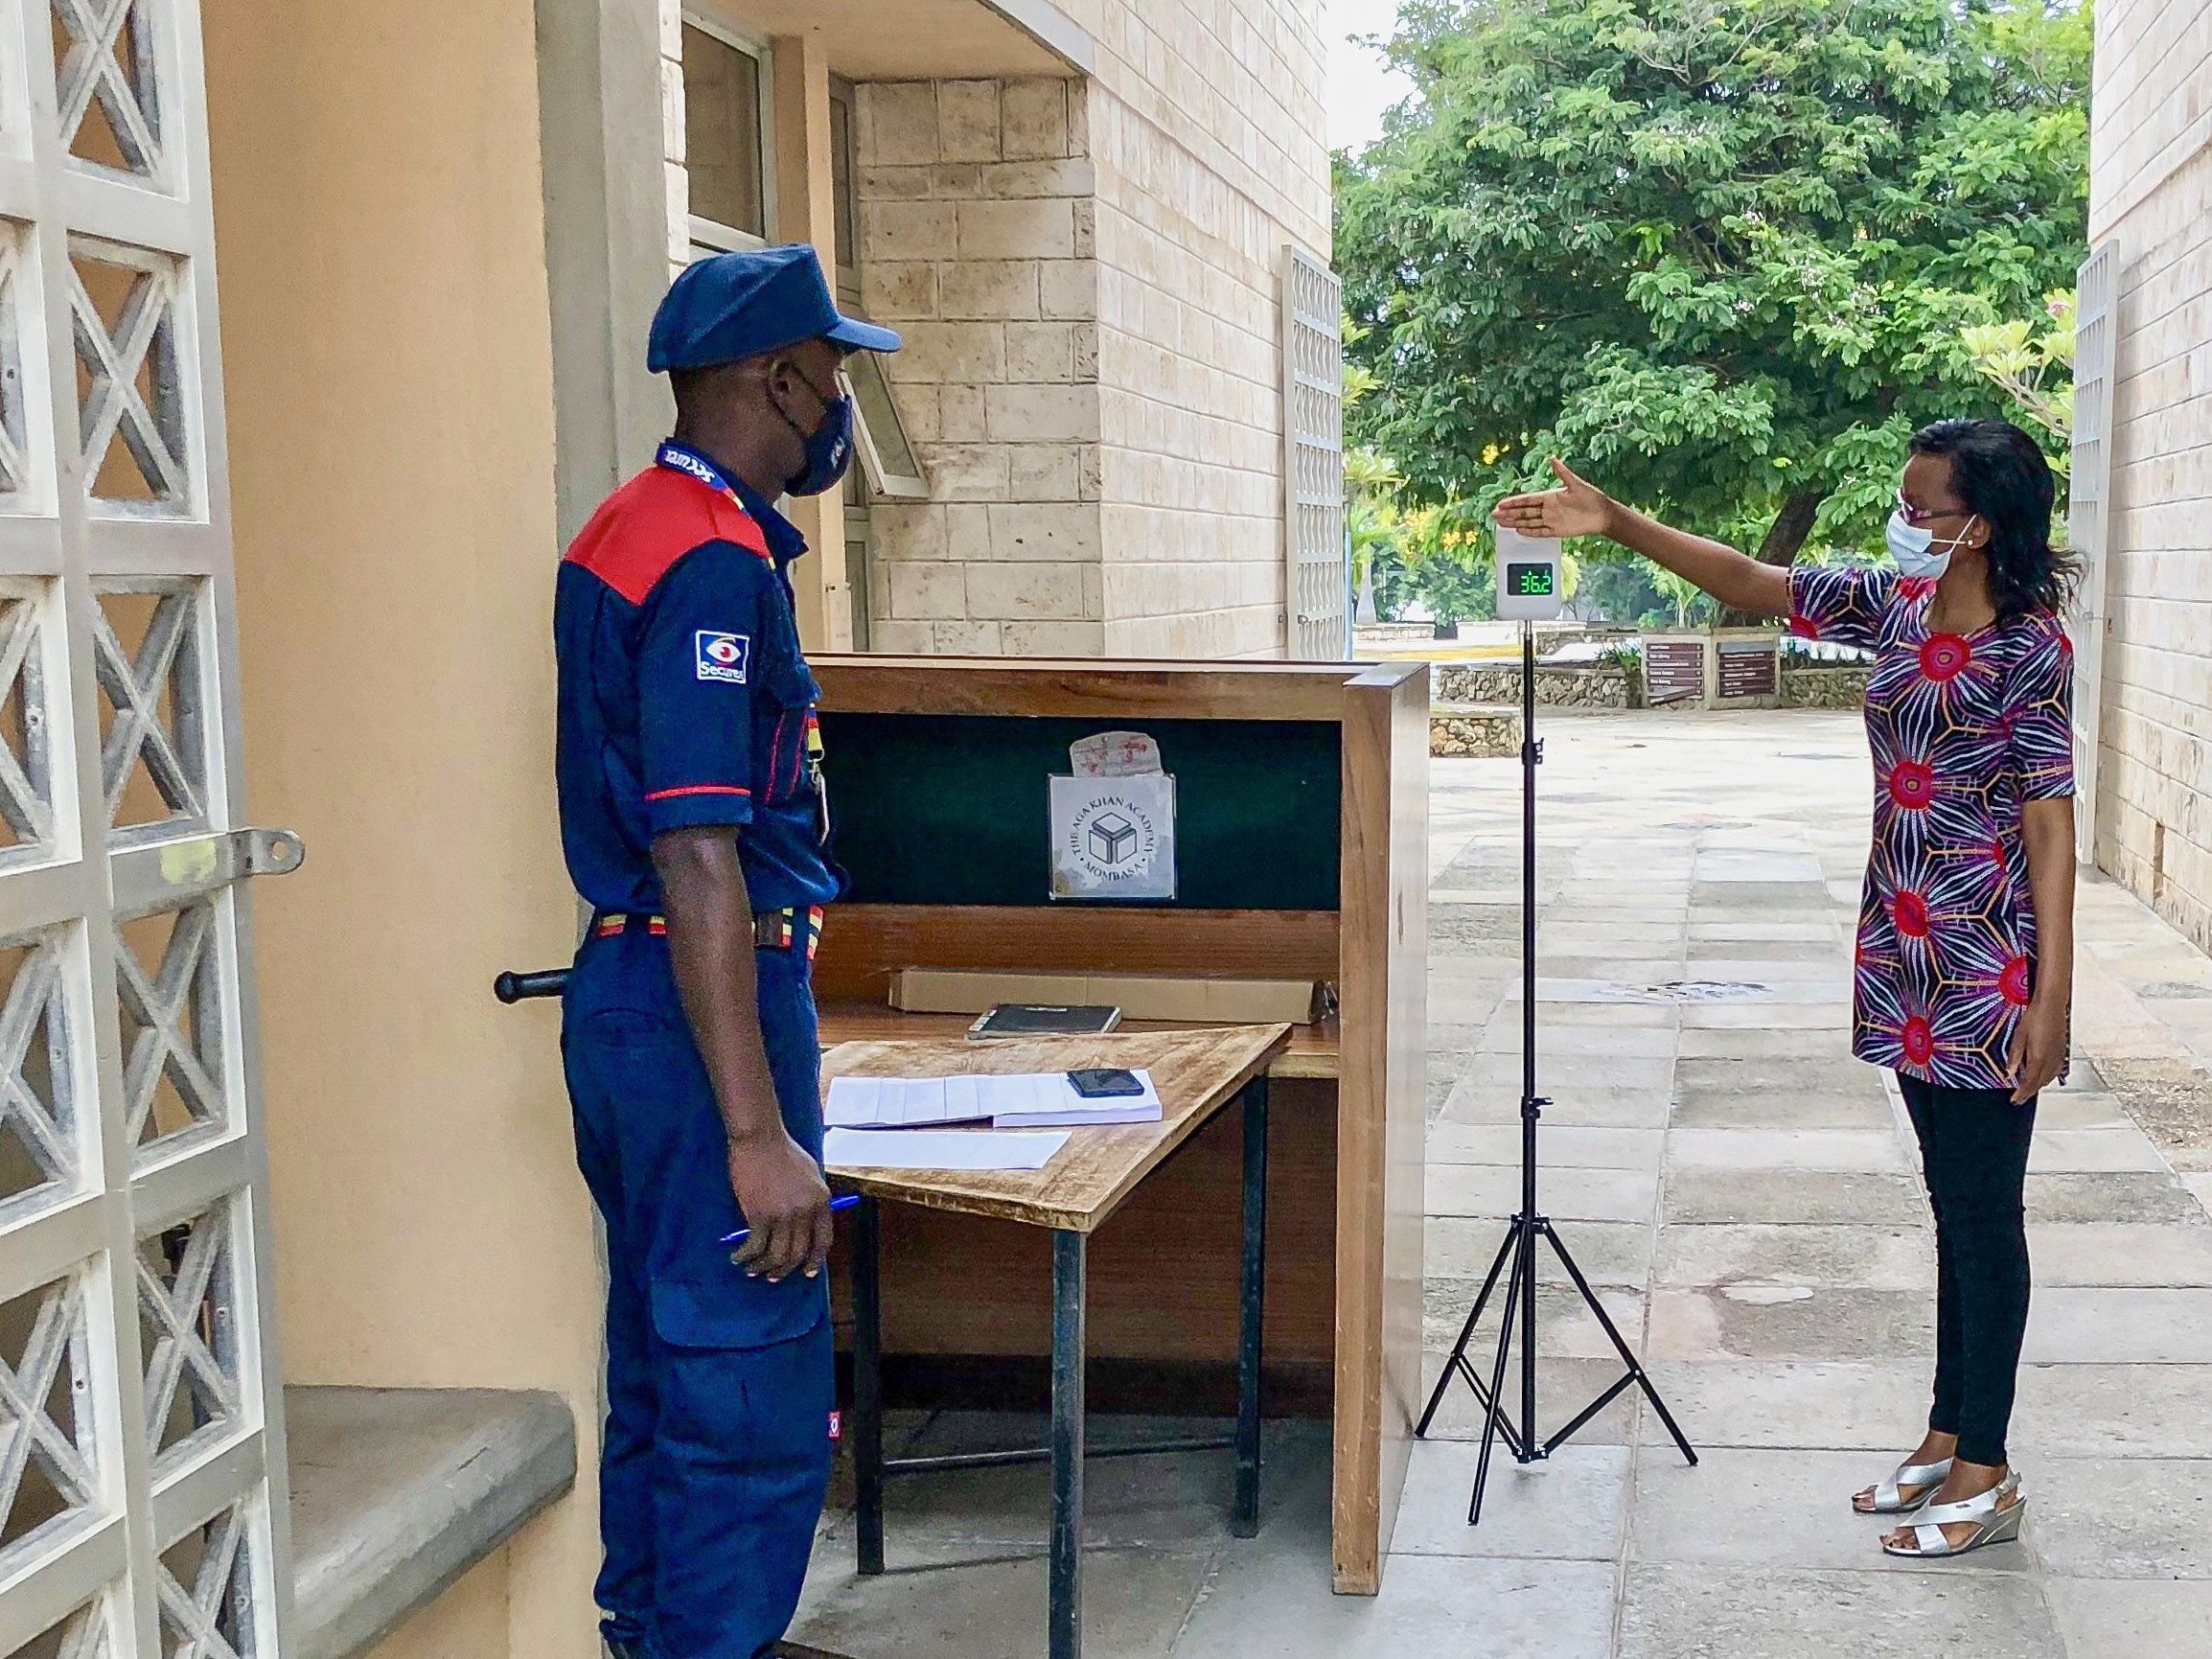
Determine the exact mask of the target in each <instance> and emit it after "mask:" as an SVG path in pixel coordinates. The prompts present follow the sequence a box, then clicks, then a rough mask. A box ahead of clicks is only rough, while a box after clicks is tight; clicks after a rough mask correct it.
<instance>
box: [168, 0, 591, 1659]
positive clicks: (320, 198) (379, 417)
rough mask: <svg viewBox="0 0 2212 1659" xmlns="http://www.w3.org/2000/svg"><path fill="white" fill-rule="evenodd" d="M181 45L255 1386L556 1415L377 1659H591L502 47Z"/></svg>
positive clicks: (393, 14)
mask: <svg viewBox="0 0 2212 1659" xmlns="http://www.w3.org/2000/svg"><path fill="white" fill-rule="evenodd" d="M205 12H206V29H207V60H208V66H209V68H208V78H209V100H208V102H209V106H210V111H211V121H212V127H213V135H212V147H213V164H214V180H215V197H216V200H215V207H216V222H217V245H218V249H219V253H218V259H219V267H220V278H221V322H222V332H223V346H224V371H225V380H226V403H227V408H228V414H229V429H230V443H231V472H232V485H233V499H234V502H235V511H236V524H237V564H238V584H239V609H240V625H241V626H240V634H241V640H242V644H241V656H242V664H241V666H242V679H243V682H244V693H245V710H244V715H245V748H246V762H247V774H248V797H249V801H250V806H251V811H252V812H253V814H254V816H255V818H256V820H257V821H260V822H264V823H277V824H285V825H289V826H291V827H293V828H295V829H297V830H299V831H300V832H301V833H302V834H303V835H304V836H305V838H306V841H307V845H308V849H309V855H308V863H307V865H306V867H305V868H304V869H303V870H302V871H301V872H300V873H299V874H297V875H295V876H292V877H290V878H288V880H287V881H285V882H282V883H277V882H271V883H269V884H267V885H266V886H265V887H262V888H260V889H259V891H258V892H257V894H256V903H257V920H258V933H259V937H258V944H259V956H260V961H259V966H260V975H259V980H260V991H261V1006H262V1015H263V1023H262V1030H263V1060H264V1071H265V1085H266V1098H267V1115H268V1123H269V1150H270V1163H271V1166H272V1187H273V1192H274V1219H275V1229H276V1241H277V1261H276V1267H277V1287H278V1301H279V1318H280V1336H281V1341H282V1352H283V1358H284V1364H285V1367H286V1370H287V1372H288V1376H289V1377H290V1378H291V1379H292V1380H296V1381H301V1382H321V1383H336V1382H350V1383H383V1384H426V1385H439V1386H449V1385H489V1386H499V1387H534V1388H547V1389H555V1390H559V1391H561V1392H562V1393H564V1394H566V1395H567V1397H568V1399H569V1402H570V1404H571V1407H572V1408H573V1410H574V1413H575V1416H576V1420H577V1423H578V1425H579V1429H580V1432H581V1435H582V1437H583V1440H584V1444H583V1447H582V1452H583V1455H582V1457H581V1458H580V1460H579V1462H580V1463H581V1464H582V1465H583V1471H584V1472H583V1473H582V1474H581V1475H580V1478H579V1483H578V1489H577V1492H576V1493H575V1495H573V1496H572V1497H570V1498H569V1499H567V1500H566V1501H565V1503H564V1504H563V1505H562V1506H560V1507H559V1508H558V1509H556V1510H554V1511H553V1512H551V1513H550V1514H549V1515H547V1516H546V1517H544V1518H542V1519H541V1521H540V1522H539V1523H538V1524H537V1525H535V1526H534V1527H532V1528H531V1529H530V1530H529V1531H528V1532H525V1533H524V1534H522V1535H521V1536H520V1537H518V1539H517V1540H516V1541H515V1542H514V1544H512V1545H511V1546H510V1547H509V1549H508V1551H507V1552H506V1553H505V1555H506V1557H507V1559H506V1560H505V1562H504V1564H503V1565H501V1566H500V1567H498V1568H496V1569H495V1570H489V1571H487V1572H480V1573H479V1574H478V1575H476V1576H473V1577H472V1578H471V1579H469V1580H466V1581H465V1582H464V1584H463V1586H462V1587H461V1588H460V1589H458V1590H456V1591H455V1592H454V1593H453V1596H452V1597H449V1598H448V1601H451V1602H453V1605H452V1606H451V1607H448V1605H447V1604H446V1603H444V1602H442V1603H441V1604H440V1607H439V1608H438V1609H435V1610H433V1612H432V1613H431V1614H429V1615H426V1618H425V1620H424V1621H419V1622H418V1624H419V1626H420V1627H421V1628H420V1629H417V1628H410V1630H409V1631H407V1632H403V1633H402V1634H401V1635H400V1636H398V1637H395V1638H394V1639H393V1641H392V1642H391V1643H390V1644H388V1645H387V1647H386V1648H385V1652H386V1653H387V1654H389V1655H392V1656H394V1659H398V1656H401V1655H411V1654H414V1653H416V1652H448V1653H453V1654H456V1655H457V1654H461V1653H467V1654H470V1655H472V1659H473V1656H475V1655H479V1654H491V1653H496V1652H499V1651H502V1650H511V1651H512V1652H514V1653H516V1654H528V1655H531V1656H532V1659H541V1656H542V1659H596V1654H597V1651H598V1649H597V1638H596V1634H595V1631H594V1621H593V1616H592V1610H591V1604H590V1584H591V1579H592V1576H593V1573H594V1571H595V1570H596V1566H597V1546H596V1538H595V1527H594V1523H593V1513H592V1511H593V1508H594V1504H595V1498H594V1494H593V1489H592V1487H593V1482H592V1477H591V1474H590V1469H591V1466H592V1463H593V1459H592V1457H591V1445H592V1437H593V1429H594V1425H595V1422H596V1404H595V1402H596V1394H597V1370H598V1356H599V1333H598V1318H597V1307H596V1300H597V1269H596V1266H595V1262H594V1256H593V1249H592V1240H591V1226H590V1218H589V1210H588V1203H587V1199H586V1196H585V1192H584V1188H583V1185H582V1183H581V1181H580V1180H579V1178H578V1177H577V1174H576V1171H575V1167H574V1163H573V1153H572V1149H571V1145H570V1140H569V1128H568V1115H567V1108H566V1105H565V1096H564V1092H563V1089H562V1083H561V1076H560V1068H559V1059H558V1053H557V1049H556V1030H557V1018H558V1016H557V1012H556V1010H555V1009H554V1008H552V1007H551V1006H550V1005H548V1004H544V1003H536V1004H530V1005H527V1006H525V1007H522V1008H519V1009H502V1008H500V1007H499V1006H498V1005H497V1004H496V1003H495V1002H493V1000H492V998H491V996H490V993H489V990H488V986H489V984H490V980H491V977H492V975H493V974H494V973H495V971H496V970H498V969H499V968H502V967H508V966H539V965H545V964H550V963H554V962H558V961H560V960H561V959H563V958H564V957H565V956H566V954H567V951H568V948H569V945H570V941H571V939H572V937H573V931H572V930H573V925H574V917H575V910H574V901H573V899H572V897H571V896H570V894H569V891H568V887H567V883H566V880H565V876H564V874H563V871H562V866H561V861H560V852H559V845H558V841H557V832H556V824H555V817H554V794H553V779H552V770H551V738H550V734H551V731H552V723H553V659H552V653H551V650H550V648H549V645H550V640H549V632H550V614H551V602H552V588H553V584H552V577H553V569H554V562H555V560H556V558H557V556H558V546H557V539H556V532H555V526H554V501H553V479H552V464H553V425H552V420H553V417H552V386H551V368H550V348H549V340H548V324H547V298H546V286H545V283H546V279H545V248H544V241H543V221H542V210H541V205H540V189H539V108H538V100H537V84H536V79H535V45H534V23H533V16H532V8H531V6H530V4H529V0H485V3H483V4H475V5H469V6H452V5H449V4H443V3H440V0H377V3H376V4H374V5H369V4H363V3H360V0H352V3H349V4H341V5H331V4H328V3H318V0H206V5H205ZM495 1583H496V1585H497V1588H496V1590H495V1588H494V1585H495ZM454 1598H460V1600H459V1601H454ZM502 1608H503V1611H502ZM501 1629H504V1630H505V1632H506V1635H507V1640H506V1641H505V1642H504V1643H495V1642H493V1641H492V1640H491V1639H490V1633H492V1632H495V1631H498V1630H501ZM424 1630H427V1631H429V1632H431V1635H432V1637H434V1638H435V1639H434V1640H432V1639H429V1638H426V1637H425V1636H424V1635H423V1633H422V1632H423V1631H424ZM441 1631H444V1632H448V1633H449V1634H448V1635H446V1636H442V1637H440V1636H437V1634H436V1633H437V1632H441Z"/></svg>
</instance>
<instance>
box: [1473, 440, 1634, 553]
mask: <svg viewBox="0 0 2212 1659" xmlns="http://www.w3.org/2000/svg"><path fill="white" fill-rule="evenodd" d="M1552 471H1553V472H1554V473H1555V475H1556V476H1557V477H1558V480H1559V487H1558V488H1557V489H1556V490H1537V491H1533V492H1532V493H1531V494H1529V495H1508V496H1507V497H1506V498H1505V499H1504V500H1503V501H1500V502H1499V503H1498V504H1497V506H1496V507H1494V508H1492V509H1491V510H1490V517H1491V518H1495V519H1496V520H1497V521H1498V522H1499V523H1501V524H1503V525H1504V526H1505V527H1506V528H1507V529H1509V530H1518V531H1519V532H1520V533H1521V534H1522V535H1524V536H1541V537H1547V538H1549V537H1556V536H1602V535H1603V534H1604V533H1605V527H1606V526H1607V525H1608V524H1609V523H1611V522H1612V518H1613V503H1612V501H1611V500H1610V499H1609V498H1608V497H1607V495H1605V492H1604V491H1602V490H1601V489H1599V488H1598V487H1597V486H1596V485H1595V484H1591V483H1588V482H1586V481H1584V480H1583V479H1580V478H1578V477H1576V476H1575V474H1574V473H1573V472H1569V471H1568V470H1567V464H1566V463H1565V462H1564V461H1562V460H1560V459H1559V457H1558V456H1556V455H1554V456H1553V457H1552Z"/></svg>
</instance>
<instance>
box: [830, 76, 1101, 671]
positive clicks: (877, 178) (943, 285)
mask: <svg viewBox="0 0 2212 1659" xmlns="http://www.w3.org/2000/svg"><path fill="white" fill-rule="evenodd" d="M1085 104H1086V97H1085V86H1084V83H1083V82H1082V81H1060V80H1047V79H1037V80H1026V79H1025V80H1011V81H878V82H873V83H870V84H866V85H863V86H861V87H860V88H859V89H858V104H857V110H856V114H857V118H858V119H857V121H856V124H855V131H854V135H853V136H854V151H855V153H854V165H855V194H856V195H857V196H858V197H859V200H860V217H861V229H860V234H861V271H862V281H863V283H864V295H863V298H864V303H865V305H866V308H867V311H868V314H869V315H870V316H872V317H874V318H875V319H876V320H878V321H880V322H883V323H886V324H887V325H889V326H890V327H893V328H896V329H897V330H899V331H900V333H901V334H904V335H905V336H906V348H905V349H904V350H903V351H901V352H899V353H898V354H897V355H895V356H894V357H891V358H889V359H888V361H887V365H886V367H887V370H888V372H889V374H890V377H891V382H892V384H893V386H894V387H895V389H896V394H897V397H898V400H899V407H900V412H901V413H902V414H903V415H904V416H905V418H906V421H907V426H908V432H909V435H910V437H911V438H912V439H913V441H914V445H915V448H916V449H917V450H918V451H919V453H920V455H921V459H922V462H923V464H924V466H925V467H927V468H928V470H929V473H930V480H931V499H930V500H928V501H926V502H879V503H877V504H875V505H873V506H871V507H870V509H869V525H870V534H871V537H872V552H873V576H872V580H873V584H874V588H873V591H872V592H871V593H870V595H869V607H870V613H871V616H872V618H873V621H872V624H871V626H872V629H873V641H874V644H875V647H876V649H878V650H881V651H894V652H978V653H985V654H998V653H1005V654H1007V655H1012V656H1025V657H1042V656H1061V655H1071V656H1095V655H1097V654H1098V653H1099V652H1100V651H1101V650H1103V649H1104V647H1105V634H1104V625H1103V615H1104V592H1103V587H1102V578H1101V573H1100V568H1099V565H1100V536H1099V512H1098V500H1099V418H1098V334H1097V320H1096V318H1097V277H1096V264H1095V261H1094V257H1093V212H1094V208H1093V202H1094V172H1093V168H1092V164H1091V160H1090V157H1089V155H1088V153H1087V150H1088V146H1089V139H1088V134H1087V131H1086V120H1085Z"/></svg>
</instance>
